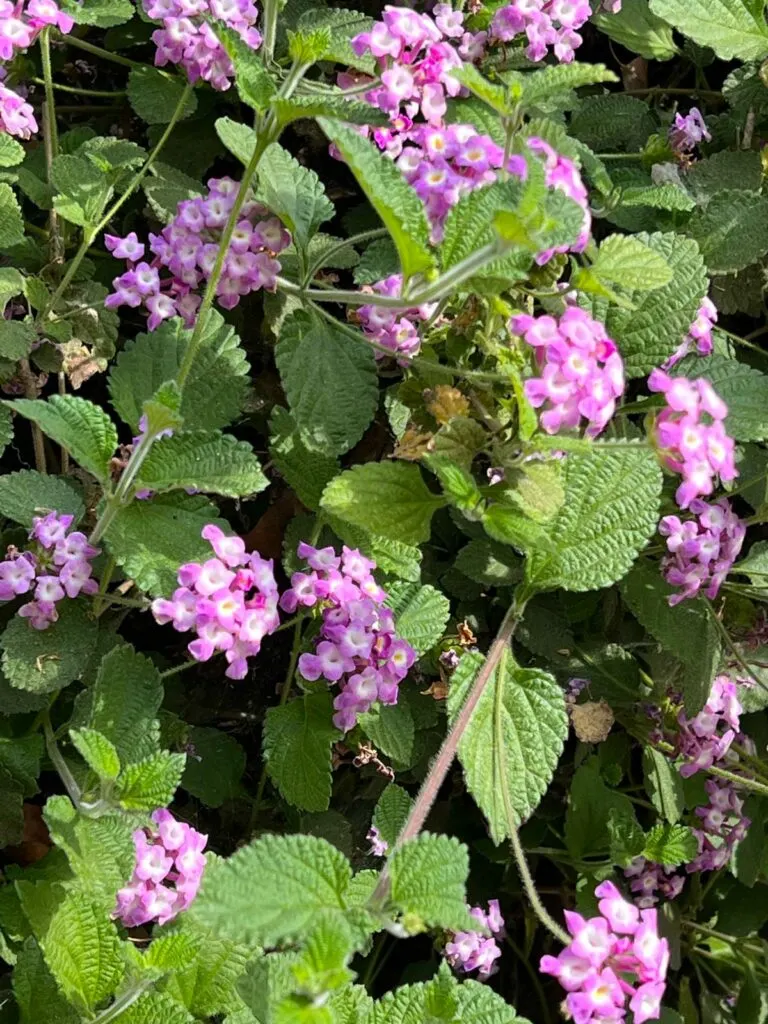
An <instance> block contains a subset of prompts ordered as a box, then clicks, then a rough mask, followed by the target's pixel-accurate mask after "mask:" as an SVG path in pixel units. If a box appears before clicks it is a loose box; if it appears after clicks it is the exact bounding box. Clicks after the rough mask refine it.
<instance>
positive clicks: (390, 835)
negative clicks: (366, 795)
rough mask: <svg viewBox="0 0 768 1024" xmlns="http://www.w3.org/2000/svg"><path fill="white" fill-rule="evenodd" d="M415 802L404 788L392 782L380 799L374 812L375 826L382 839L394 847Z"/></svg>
mask: <svg viewBox="0 0 768 1024" xmlns="http://www.w3.org/2000/svg"><path fill="white" fill-rule="evenodd" d="M411 807H413V800H411V798H410V796H409V795H408V793H407V792H406V791H405V790H404V789H403V787H402V786H397V785H395V783H394V782H391V783H390V784H389V785H388V786H387V788H386V789H385V790H384V792H383V793H382V794H381V796H380V797H379V799H378V802H377V804H376V807H375V809H374V811H373V824H374V826H375V827H376V828H377V829H378V830H379V834H380V836H381V838H382V839H383V840H384V841H385V842H386V843H388V844H389V845H390V847H392V846H394V844H395V840H396V839H397V837H398V836H399V835H400V832H401V831H402V828H403V825H405V822H406V820H407V818H408V815H409V814H410V812H411Z"/></svg>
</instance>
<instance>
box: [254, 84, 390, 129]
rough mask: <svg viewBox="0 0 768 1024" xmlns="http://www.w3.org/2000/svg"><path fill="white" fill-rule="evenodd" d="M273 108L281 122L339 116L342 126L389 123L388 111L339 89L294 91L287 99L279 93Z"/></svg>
mask: <svg viewBox="0 0 768 1024" xmlns="http://www.w3.org/2000/svg"><path fill="white" fill-rule="evenodd" d="M272 109H273V110H274V112H275V116H276V117H277V119H278V121H279V122H280V123H281V124H282V125H287V124H290V123H291V122H292V121H301V120H303V119H304V118H313V119H314V118H316V119H318V120H319V119H321V118H322V120H323V121H326V120H328V119H336V118H338V119H339V121H342V122H343V123H344V125H345V126H346V125H351V124H364V125H365V126H366V127H367V128H375V127H380V128H383V127H384V126H385V125H387V124H389V120H388V118H387V115H386V114H385V113H384V112H383V111H382V110H378V109H377V108H376V107H372V106H371V104H370V103H361V102H360V101H359V100H354V99H352V100H350V99H347V97H346V96H342V95H341V94H340V93H333V92H327V93H321V94H318V93H310V94H309V95H299V94H296V93H294V95H293V96H291V98H290V99H287V100H286V99H280V98H279V97H278V98H277V99H275V100H274V101H273V103H272ZM329 123H331V124H334V123H335V121H334V120H330V121H329ZM326 134H327V133H326Z"/></svg>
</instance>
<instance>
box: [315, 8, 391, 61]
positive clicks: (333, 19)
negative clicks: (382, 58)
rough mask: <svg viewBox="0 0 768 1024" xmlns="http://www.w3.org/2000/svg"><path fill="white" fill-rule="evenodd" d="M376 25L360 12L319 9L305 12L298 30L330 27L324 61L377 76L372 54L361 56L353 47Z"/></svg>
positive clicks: (341, 9)
mask: <svg viewBox="0 0 768 1024" xmlns="http://www.w3.org/2000/svg"><path fill="white" fill-rule="evenodd" d="M372 25H373V19H372V18H370V17H368V15H366V14H360V12H359V11H347V10H345V9H344V8H340V7H333V8H322V7H318V8H315V9H313V10H310V11H305V12H304V14H302V15H301V17H300V18H299V21H298V25H297V27H298V28H299V30H300V31H304V30H306V29H322V28H326V27H327V28H329V29H330V30H331V32H330V38H329V40H328V42H327V44H326V45H325V47H324V50H323V56H322V58H320V59H322V60H332V61H335V62H337V63H338V64H345V65H346V66H347V67H350V68H356V69H357V70H358V71H364V72H365V73H366V74H373V72H374V70H375V61H374V58H373V57H371V56H370V55H369V54H365V55H363V56H362V57H361V56H358V54H356V53H355V51H354V50H353V49H352V46H351V45H350V42H351V40H352V39H354V37H355V36H357V35H359V34H360V33H361V32H369V31H370V30H371V26H372Z"/></svg>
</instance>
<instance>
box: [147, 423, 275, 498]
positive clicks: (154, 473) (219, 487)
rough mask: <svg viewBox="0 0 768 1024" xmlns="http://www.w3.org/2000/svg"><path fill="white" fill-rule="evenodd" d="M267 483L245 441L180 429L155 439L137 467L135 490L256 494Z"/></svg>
mask: <svg viewBox="0 0 768 1024" xmlns="http://www.w3.org/2000/svg"><path fill="white" fill-rule="evenodd" d="M268 485H269V481H268V480H267V478H266V477H265V476H264V473H263V472H262V469H261V466H260V465H259V460H258V459H257V458H256V455H255V454H254V451H253V448H251V446H250V445H249V444H248V442H247V441H237V440H235V438H234V437H232V436H231V435H229V434H219V433H218V432H215V431H203V430H197V431H184V432H183V433H181V434H174V435H173V437H163V438H160V440H158V441H156V442H155V443H154V444H153V445H152V448H151V450H150V453H149V455H148V456H147V458H146V460H145V461H144V463H143V465H142V467H141V469H140V470H139V474H138V477H137V479H136V488H137V490H144V489H146V490H149V491H154V492H156V493H158V494H159V493H162V492H163V491H172V490H178V489H179V488H185V489H191V490H196V491H207V492H211V493H213V494H224V495H226V496H227V497H230V498H241V497H246V496H247V495H250V494H258V492H259V491H263V490H264V488H265V487H267V486H268Z"/></svg>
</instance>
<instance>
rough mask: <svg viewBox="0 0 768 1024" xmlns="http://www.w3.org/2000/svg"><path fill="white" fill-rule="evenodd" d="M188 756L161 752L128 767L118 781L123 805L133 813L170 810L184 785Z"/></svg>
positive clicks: (119, 794)
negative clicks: (158, 808)
mask: <svg viewBox="0 0 768 1024" xmlns="http://www.w3.org/2000/svg"><path fill="white" fill-rule="evenodd" d="M185 762H186V755H185V754H171V753H169V752H168V751H167V750H161V751H160V752H159V753H157V754H153V755H152V757H148V758H147V759H146V760H144V761H135V762H134V763H133V764H129V765H126V767H125V769H124V771H123V773H122V775H121V776H120V778H119V779H118V782H117V793H118V796H119V798H120V804H121V806H123V807H124V808H125V809H126V810H129V811H154V810H155V809H156V808H157V807H166V806H167V805H168V804H169V803H170V802H171V800H173V794H174V793H175V792H176V790H177V789H178V787H179V783H180V782H181V776H182V772H183V771H184V764H185Z"/></svg>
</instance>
